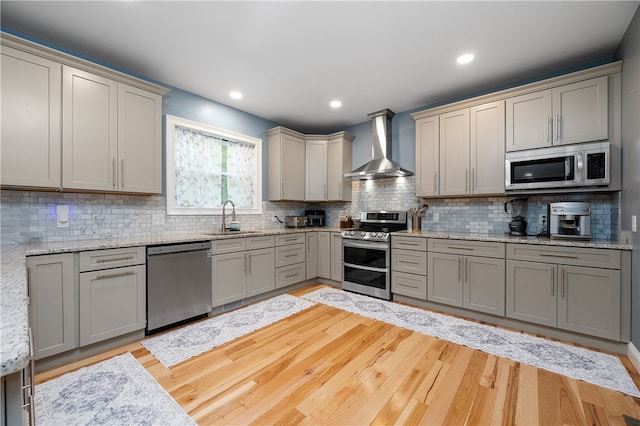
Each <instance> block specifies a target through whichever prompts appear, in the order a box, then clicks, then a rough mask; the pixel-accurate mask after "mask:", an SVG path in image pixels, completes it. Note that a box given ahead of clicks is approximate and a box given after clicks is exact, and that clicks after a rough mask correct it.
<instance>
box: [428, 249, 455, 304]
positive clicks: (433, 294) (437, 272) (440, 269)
mask: <svg viewBox="0 0 640 426" xmlns="http://www.w3.org/2000/svg"><path fill="white" fill-rule="evenodd" d="M428 259H429V266H428V271H429V275H428V277H427V300H430V301H432V302H438V303H444V304H447V305H452V306H459V307H461V306H462V260H463V258H462V256H456V255H452V254H444V253H429V254H428Z"/></svg>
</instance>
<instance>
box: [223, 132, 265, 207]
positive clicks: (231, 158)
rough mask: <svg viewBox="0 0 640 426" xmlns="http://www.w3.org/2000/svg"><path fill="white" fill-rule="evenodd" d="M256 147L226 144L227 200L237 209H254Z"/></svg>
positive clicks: (245, 144) (234, 143)
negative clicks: (231, 201)
mask: <svg viewBox="0 0 640 426" xmlns="http://www.w3.org/2000/svg"><path fill="white" fill-rule="evenodd" d="M256 151H257V150H256V146H255V145H254V144H249V143H243V142H237V141H233V142H229V143H228V144H227V184H228V193H229V199H231V200H233V202H234V203H235V204H236V206H237V207H238V208H243V209H255V208H256V204H257V200H256V188H255V184H256V182H257V179H256V176H255V173H256V170H257V169H258V167H257V161H258V158H257V155H256Z"/></svg>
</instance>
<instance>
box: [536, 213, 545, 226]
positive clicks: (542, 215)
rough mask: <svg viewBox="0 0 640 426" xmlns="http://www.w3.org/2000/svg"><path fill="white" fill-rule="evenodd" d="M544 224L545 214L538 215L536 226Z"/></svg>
mask: <svg viewBox="0 0 640 426" xmlns="http://www.w3.org/2000/svg"><path fill="white" fill-rule="evenodd" d="M546 222H547V215H546V214H541V215H538V225H544V224H545V223H546Z"/></svg>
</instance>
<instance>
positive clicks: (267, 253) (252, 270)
mask: <svg viewBox="0 0 640 426" xmlns="http://www.w3.org/2000/svg"><path fill="white" fill-rule="evenodd" d="M246 262H247V296H255V295H257V294H262V293H266V292H268V291H271V290H273V289H275V288H276V275H275V268H276V262H275V250H274V249H273V248H267V249H261V250H250V251H248V252H247V253H246Z"/></svg>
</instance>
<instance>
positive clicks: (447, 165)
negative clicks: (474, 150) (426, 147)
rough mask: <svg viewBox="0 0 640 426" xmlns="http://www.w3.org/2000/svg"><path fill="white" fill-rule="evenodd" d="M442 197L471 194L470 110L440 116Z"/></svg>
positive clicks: (440, 181)
mask: <svg viewBox="0 0 640 426" xmlns="http://www.w3.org/2000/svg"><path fill="white" fill-rule="evenodd" d="M439 183H440V195H463V194H468V193H469V110H468V109H464V110H460V111H453V112H450V113H447V114H442V115H441V116H440V179H439Z"/></svg>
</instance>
